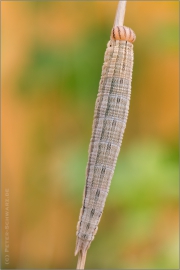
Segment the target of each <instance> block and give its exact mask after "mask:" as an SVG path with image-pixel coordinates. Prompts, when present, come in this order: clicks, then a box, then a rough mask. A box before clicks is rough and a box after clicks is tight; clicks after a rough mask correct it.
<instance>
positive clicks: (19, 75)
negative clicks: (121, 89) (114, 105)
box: [1, 1, 179, 269]
mask: <svg viewBox="0 0 180 270" xmlns="http://www.w3.org/2000/svg"><path fill="white" fill-rule="evenodd" d="M116 7H117V2H115V1H106V2H105V1H97V2H95V1H89V2H69V1H67V2H58V1H57V2H55V1H27V2H26V1H24V2H23V1H22V2H18V1H13V2H5V1H4V2H2V3H1V14H2V48H1V49H2V50H1V52H2V268H16V269H20V268H49V269H50V268H59V269H73V268H75V267H76V262H77V258H76V257H74V249H75V239H76V235H75V234H76V224H77V221H78V215H79V210H80V207H81V201H82V192H83V187H84V182H85V167H86V163H87V156H88V145H89V141H90V136H91V127H92V119H93V110H94V104H95V99H96V95H97V91H98V84H99V80H100V75H101V68H102V64H103V57H104V52H105V49H106V44H107V42H108V40H109V36H110V31H111V28H112V25H113V22H114V17H115V12H116ZM178 7H179V3H178V2H171V1H166V2H165V1H162V2H161V1H159V2H155V1H152V2H150V1H147V2H146V1H138V2H136V1H131V2H129V3H127V9H126V16H125V25H127V26H129V27H131V28H132V29H133V30H134V31H135V33H136V36H137V39H136V41H135V43H134V72H133V82H132V98H131V104H130V113H129V119H128V123H127V128H126V131H125V136H124V140H123V143H122V148H121V153H120V156H119V159H118V163H117V167H116V170H115V175H114V177H113V180H112V185H111V188H110V192H109V196H108V199H107V202H106V206H105V210H104V213H103V217H102V220H101V223H100V226H99V230H98V233H97V235H96V237H95V240H94V241H93V243H92V245H91V247H90V249H89V251H88V255H87V263H86V268H89V269H95V268H96V269H104V268H106V269H108V268H111V269H113V268H114V269H122V268H123V269H129V268H132V269H147V268H152V269H160V268H161V269H175V268H178V253H179V252H178V234H179V231H178V199H179V196H178V100H179V96H178V88H179V81H178V74H179V62H178V59H179V12H178ZM5 189H9V199H10V202H9V218H10V220H9V227H10V229H9V237H10V250H9V256H10V264H8V265H7V264H5V261H4V257H5V249H4V245H5V242H4V241H5V240H4V239H5V238H4V234H5V229H4V222H5V192H4V191H5Z"/></svg>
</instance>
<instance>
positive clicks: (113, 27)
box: [113, 27, 115, 39]
mask: <svg viewBox="0 0 180 270" xmlns="http://www.w3.org/2000/svg"><path fill="white" fill-rule="evenodd" d="M113 38H114V39H115V33H114V27H113Z"/></svg>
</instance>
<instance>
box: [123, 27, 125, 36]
mask: <svg viewBox="0 0 180 270" xmlns="http://www.w3.org/2000/svg"><path fill="white" fill-rule="evenodd" d="M123 29H124V35H125V38H126V28H125V27H124V26H123Z"/></svg>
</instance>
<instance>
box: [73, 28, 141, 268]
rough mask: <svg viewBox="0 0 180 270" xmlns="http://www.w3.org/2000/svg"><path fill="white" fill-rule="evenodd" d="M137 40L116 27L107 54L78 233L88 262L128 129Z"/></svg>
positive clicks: (78, 243)
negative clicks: (135, 41) (90, 247)
mask: <svg viewBox="0 0 180 270" xmlns="http://www.w3.org/2000/svg"><path fill="white" fill-rule="evenodd" d="M135 38H136V36H135V34H134V32H133V31H132V30H131V29H130V28H128V27H125V26H114V27H113V29H112V31H111V36H110V41H109V42H108V44H107V48H106V51H105V56H104V64H103V67H102V73H101V79H100V83H99V90H98V95H97V99H96V103H95V111H94V120H93V128H92V137H91V141H90V145H89V156H88V164H87V168H86V185H85V188H84V195H83V202H82V208H81V210H80V215H79V221H78V224H77V232H76V235H77V240H76V249H75V255H76V254H77V253H79V254H80V256H81V257H82V260H84V261H85V257H86V252H87V250H88V248H89V246H90V244H91V242H92V241H93V239H94V236H95V234H96V233H97V230H98V224H99V222H100V219H101V216H102V212H103V209H104V205H105V201H106V198H107V195H108V192H109V188H110V184H111V180H112V177H113V174H114V170H115V166H116V162H117V158H118V155H119V152H120V147H121V143H122V139H123V134H124V131H125V127H126V122H127V118H128V111H129V103H130V95H131V81H132V69H133V61H134V54H133V44H132V42H133V41H134V40H135ZM77 269H82V268H81V266H80V265H79V266H77Z"/></svg>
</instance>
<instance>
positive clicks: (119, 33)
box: [117, 26, 121, 39]
mask: <svg viewBox="0 0 180 270" xmlns="http://www.w3.org/2000/svg"><path fill="white" fill-rule="evenodd" d="M117 29H118V35H119V37H120V39H121V31H120V28H119V26H117Z"/></svg>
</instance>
